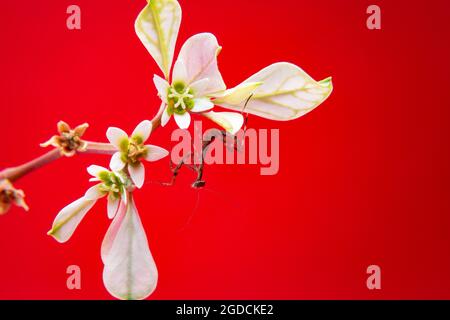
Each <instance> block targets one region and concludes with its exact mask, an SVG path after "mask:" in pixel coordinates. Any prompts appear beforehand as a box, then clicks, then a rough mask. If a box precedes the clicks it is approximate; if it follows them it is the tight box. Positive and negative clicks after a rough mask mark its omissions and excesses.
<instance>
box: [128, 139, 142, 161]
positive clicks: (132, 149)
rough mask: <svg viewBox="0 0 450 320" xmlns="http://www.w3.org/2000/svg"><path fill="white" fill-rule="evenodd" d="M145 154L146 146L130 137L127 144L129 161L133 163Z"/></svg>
mask: <svg viewBox="0 0 450 320" xmlns="http://www.w3.org/2000/svg"><path fill="white" fill-rule="evenodd" d="M146 154H147V148H146V147H145V146H144V145H143V144H142V143H138V142H136V141H134V140H133V139H130V144H129V146H128V154H127V160H128V162H129V163H131V164H134V163H137V162H139V161H140V159H142V158H144V157H145V156H146Z"/></svg>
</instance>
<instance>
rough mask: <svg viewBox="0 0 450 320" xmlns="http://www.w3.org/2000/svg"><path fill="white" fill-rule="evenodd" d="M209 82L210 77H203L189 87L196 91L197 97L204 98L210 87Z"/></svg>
mask: <svg viewBox="0 0 450 320" xmlns="http://www.w3.org/2000/svg"><path fill="white" fill-rule="evenodd" d="M208 84H209V78H203V79H200V80H198V81H195V82H194V83H192V84H191V85H190V86H189V87H190V88H191V89H192V91H193V92H194V96H195V97H197V98H202V97H204V96H205V95H206V94H205V93H206V90H207V88H208Z"/></svg>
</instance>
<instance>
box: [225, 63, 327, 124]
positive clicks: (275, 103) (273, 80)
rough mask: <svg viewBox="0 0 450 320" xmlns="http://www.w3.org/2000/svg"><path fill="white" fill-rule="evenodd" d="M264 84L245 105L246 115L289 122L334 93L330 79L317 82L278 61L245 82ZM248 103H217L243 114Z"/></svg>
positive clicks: (300, 70)
mask: <svg viewBox="0 0 450 320" xmlns="http://www.w3.org/2000/svg"><path fill="white" fill-rule="evenodd" d="M251 82H253V83H254V82H263V84H262V85H261V86H260V87H258V88H257V89H256V90H255V92H254V94H253V96H252V98H251V99H250V100H249V101H248V103H247V106H245V112H247V113H251V114H254V115H257V116H260V117H263V118H266V119H271V120H278V121H287V120H292V119H296V118H299V117H301V116H303V115H305V114H306V113H308V112H309V111H311V110H313V109H314V108H316V107H317V106H319V105H320V104H321V103H322V102H324V101H325V100H326V99H327V98H328V97H329V96H330V94H331V92H332V91H333V84H332V82H331V78H328V79H325V80H322V81H319V82H317V81H315V80H314V79H313V78H311V77H310V76H309V75H308V74H307V73H306V72H304V71H303V70H302V69H301V68H299V67H297V66H296V65H294V64H291V63H286V62H279V63H275V64H272V65H270V66H268V67H267V68H264V69H263V70H261V71H259V72H258V73H256V74H255V75H253V76H251V77H250V78H248V79H247V80H245V81H244V82H243V84H247V83H251ZM245 103H246V101H242V102H241V103H234V102H231V101H228V102H225V103H220V101H219V102H217V103H216V104H218V105H220V106H222V107H224V108H228V109H231V110H237V111H241V112H242V111H243V110H244V105H245Z"/></svg>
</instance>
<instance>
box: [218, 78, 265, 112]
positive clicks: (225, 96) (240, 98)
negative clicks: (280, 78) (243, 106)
mask: <svg viewBox="0 0 450 320" xmlns="http://www.w3.org/2000/svg"><path fill="white" fill-rule="evenodd" d="M260 85H262V82H248V83H241V84H240V85H238V86H237V87H234V88H232V89H228V90H226V91H224V92H223V93H222V94H220V95H217V96H215V98H216V99H215V100H214V104H217V105H219V106H220V105H222V104H234V105H236V104H240V103H241V102H244V103H245V102H246V101H247V100H248V99H249V98H250V97H251V96H252V94H253V93H254V92H255V90H256V89H257V88H258V87H259V86H260Z"/></svg>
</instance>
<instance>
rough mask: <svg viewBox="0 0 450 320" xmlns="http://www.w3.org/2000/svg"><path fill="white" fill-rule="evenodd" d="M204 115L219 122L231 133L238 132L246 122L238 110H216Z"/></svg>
mask: <svg viewBox="0 0 450 320" xmlns="http://www.w3.org/2000/svg"><path fill="white" fill-rule="evenodd" d="M202 115H203V116H205V117H206V118H208V119H210V120H211V121H213V122H215V123H217V124H218V125H219V126H221V127H222V128H224V129H225V130H226V131H227V132H229V133H231V134H236V133H237V132H238V131H239V130H240V129H241V127H242V125H243V124H244V117H243V116H242V114H240V113H237V112H214V111H210V112H207V113H203V114H202Z"/></svg>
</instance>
